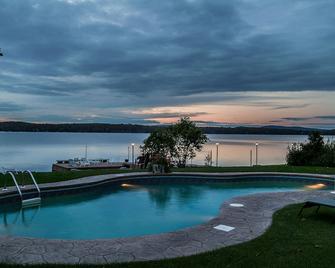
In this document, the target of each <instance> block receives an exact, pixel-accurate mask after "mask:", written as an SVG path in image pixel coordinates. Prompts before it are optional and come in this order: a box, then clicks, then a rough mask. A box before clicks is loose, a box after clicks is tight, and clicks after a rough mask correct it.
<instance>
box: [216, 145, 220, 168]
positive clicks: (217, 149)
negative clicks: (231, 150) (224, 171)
mask: <svg viewBox="0 0 335 268" xmlns="http://www.w3.org/2000/svg"><path fill="white" fill-rule="evenodd" d="M215 145H216V167H218V166H219V143H218V142H217V143H215Z"/></svg>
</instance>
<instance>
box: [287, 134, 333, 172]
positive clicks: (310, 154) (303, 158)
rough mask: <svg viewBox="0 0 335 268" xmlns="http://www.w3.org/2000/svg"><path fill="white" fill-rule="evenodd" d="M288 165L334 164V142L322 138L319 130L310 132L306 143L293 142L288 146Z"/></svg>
mask: <svg viewBox="0 0 335 268" xmlns="http://www.w3.org/2000/svg"><path fill="white" fill-rule="evenodd" d="M286 161H287V164H288V165H292V166H323V167H334V166H335V143H334V142H330V141H327V142H326V143H325V142H324V140H323V137H322V136H321V135H320V133H319V132H312V133H311V134H310V135H309V136H308V142H307V143H299V144H297V143H295V144H293V145H292V146H290V147H289V148H288V153H287V155H286Z"/></svg>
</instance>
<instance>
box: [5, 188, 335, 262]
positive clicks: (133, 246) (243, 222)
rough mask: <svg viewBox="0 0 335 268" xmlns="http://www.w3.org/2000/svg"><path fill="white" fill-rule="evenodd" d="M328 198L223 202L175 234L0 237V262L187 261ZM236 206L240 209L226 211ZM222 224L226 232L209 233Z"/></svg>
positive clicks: (280, 196) (300, 195)
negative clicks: (280, 214)
mask: <svg viewBox="0 0 335 268" xmlns="http://www.w3.org/2000/svg"><path fill="white" fill-rule="evenodd" d="M315 196H318V197H320V196H323V197H329V196H332V197H333V195H331V194H330V193H329V192H326V191H299V192H279V193H262V194H254V195H248V196H241V197H236V198H233V199H231V200H229V201H227V202H225V203H224V204H223V205H222V207H221V209H220V213H219V215H218V216H217V217H216V218H214V219H212V220H211V221H209V222H207V223H205V224H202V225H198V226H194V227H191V228H187V229H183V230H180V231H176V232H171V233H164V234H159V235H148V236H141V237H134V238H122V239H108V240H51V239H35V238H21V237H11V236H7V237H1V236H0V263H15V264H39V263H53V264H55V263H62V264H78V263H85V264H105V263H112V262H128V261H145V260H158V259H166V258H174V257H180V256H189V255H193V254H197V253H201V252H206V251H209V250H214V249H217V248H221V247H225V246H229V245H234V244H238V243H242V242H246V241H249V240H251V239H253V238H256V237H258V236H260V235H261V234H263V233H264V232H265V230H266V229H267V228H268V227H269V226H270V225H271V221H272V215H273V213H274V212H275V211H277V210H278V209H280V208H282V207H284V206H286V205H288V204H293V203H300V202H304V201H305V200H306V199H308V198H311V197H315ZM229 203H241V204H244V207H231V206H230V205H229ZM219 224H224V225H228V226H232V227H235V229H234V230H232V231H230V232H224V231H221V230H216V229H214V227H215V226H217V225H219Z"/></svg>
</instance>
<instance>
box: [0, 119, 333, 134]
mask: <svg viewBox="0 0 335 268" xmlns="http://www.w3.org/2000/svg"><path fill="white" fill-rule="evenodd" d="M164 127H166V126H163V125H158V126H157V125H156V126H148V125H133V124H95V123H91V124H35V123H27V122H0V131H11V132H97V133H149V132H152V131H153V130H155V129H157V128H164ZM202 129H203V131H204V132H205V133H207V134H265V135H307V134H308V133H310V132H312V131H316V130H317V131H320V132H321V133H322V134H323V135H335V129H332V130H326V129H315V128H313V129H312V128H304V127H283V126H263V127H202Z"/></svg>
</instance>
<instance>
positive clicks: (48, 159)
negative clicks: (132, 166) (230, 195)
mask: <svg viewBox="0 0 335 268" xmlns="http://www.w3.org/2000/svg"><path fill="white" fill-rule="evenodd" d="M147 135H148V134H141V133H136V134H132V133H122V134H119V133H11V132H0V167H1V166H4V167H7V168H17V169H31V170H34V171H50V170H51V165H52V163H53V162H54V161H55V160H57V159H68V158H75V157H84V154H85V145H86V144H87V145H88V157H89V158H109V159H111V160H112V161H115V162H119V161H123V160H124V159H126V158H127V157H128V146H129V144H131V143H135V145H136V146H135V154H136V155H137V154H138V153H139V145H140V144H141V143H142V141H143V140H144V139H145V138H146V137H147ZM208 136H209V138H210V142H209V143H208V144H206V145H205V146H204V148H203V151H202V152H200V153H198V154H197V157H196V158H195V159H193V160H192V163H193V164H200V165H203V164H204V162H205V157H206V155H207V154H208V153H209V152H210V151H212V153H213V157H214V159H213V161H214V163H215V161H216V159H215V155H216V146H215V143H217V142H218V143H220V145H219V165H220V166H240V165H249V157H250V150H252V151H253V154H255V143H256V142H258V143H259V157H258V158H259V163H260V164H280V163H284V162H285V155H286V151H287V146H288V145H289V144H291V143H293V142H302V141H305V140H306V136H280V135H208ZM330 138H331V137H330ZM254 159H255V155H254Z"/></svg>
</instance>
